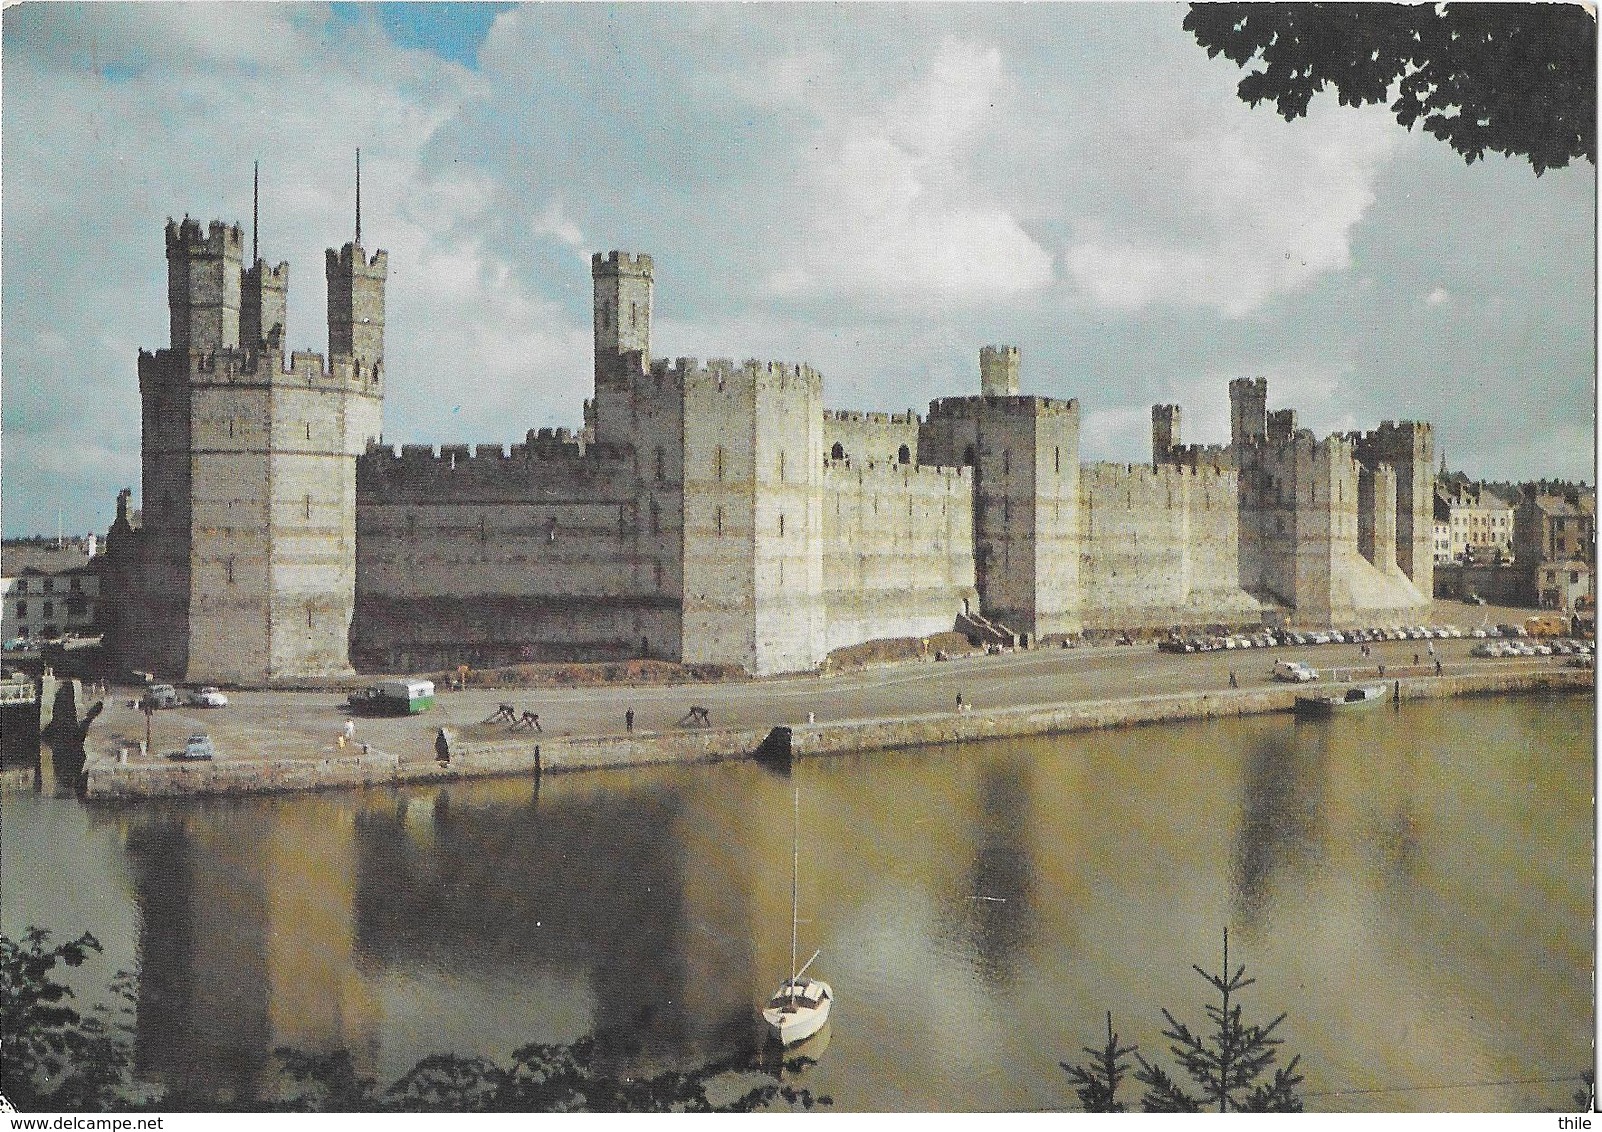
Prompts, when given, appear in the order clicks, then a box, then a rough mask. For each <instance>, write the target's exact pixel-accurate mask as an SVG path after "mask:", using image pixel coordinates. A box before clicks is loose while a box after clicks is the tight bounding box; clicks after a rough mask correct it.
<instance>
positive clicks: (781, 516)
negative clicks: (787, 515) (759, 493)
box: [779, 511, 784, 538]
mask: <svg viewBox="0 0 1602 1132" xmlns="http://www.w3.org/2000/svg"><path fill="white" fill-rule="evenodd" d="M779 537H780V538H783V537H784V512H783V511H780V512H779Z"/></svg>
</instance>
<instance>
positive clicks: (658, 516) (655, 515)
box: [651, 499, 662, 535]
mask: <svg viewBox="0 0 1602 1132" xmlns="http://www.w3.org/2000/svg"><path fill="white" fill-rule="evenodd" d="M651 533H652V534H653V535H655V534H661V533H662V508H661V507H659V506H657V502H656V500H654V499H653V500H651Z"/></svg>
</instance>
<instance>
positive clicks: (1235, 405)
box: [1229, 377, 1268, 447]
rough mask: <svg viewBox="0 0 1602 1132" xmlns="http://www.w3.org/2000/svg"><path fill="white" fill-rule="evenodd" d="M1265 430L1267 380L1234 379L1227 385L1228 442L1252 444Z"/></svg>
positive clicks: (1261, 436)
mask: <svg viewBox="0 0 1602 1132" xmlns="http://www.w3.org/2000/svg"><path fill="white" fill-rule="evenodd" d="M1267 430H1268V379H1267V378H1266V377H1237V378H1236V379H1235V380H1234V381H1231V382H1230V383H1229V442H1230V443H1231V444H1233V445H1236V446H1237V447H1238V446H1240V445H1243V444H1255V443H1257V442H1259V441H1261V440H1262V439H1263V436H1264V434H1265V433H1266V432H1267Z"/></svg>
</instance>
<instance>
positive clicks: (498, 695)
mask: <svg viewBox="0 0 1602 1132" xmlns="http://www.w3.org/2000/svg"><path fill="white" fill-rule="evenodd" d="M1472 612H1473V613H1475V614H1477V613H1478V611H1472ZM1520 620H1522V618H1520ZM1445 621H1446V618H1438V619H1437V620H1436V622H1435V623H1437V624H1439V623H1443V622H1445ZM1476 623H1478V617H1477V616H1474V617H1472V618H1471V617H1468V616H1462V614H1461V612H1459V616H1458V617H1457V624H1458V625H1459V626H1460V627H1461V628H1464V629H1465V630H1466V629H1467V628H1468V626H1469V625H1472V624H1476ZM1430 643H1432V642H1427V641H1388V642H1381V643H1377V644H1374V645H1372V646H1371V649H1372V656H1371V657H1369V658H1364V657H1363V656H1362V655H1361V653H1360V648H1359V646H1356V645H1338V644H1335V645H1323V646H1313V647H1304V648H1297V647H1294V646H1292V647H1285V648H1274V649H1248V650H1228V651H1219V652H1212V653H1203V654H1194V655H1175V654H1170V653H1161V652H1158V651H1157V650H1156V649H1155V648H1154V647H1153V646H1151V645H1134V646H1102V647H1095V648H1079V649H1048V650H1040V651H1036V652H1018V653H1011V654H1006V655H1002V656H973V657H962V658H958V659H954V660H950V661H945V662H933V661H930V662H923V663H906V664H898V665H892V666H886V667H882V668H876V669H869V670H864V671H860V672H854V673H849V674H843V675H837V676H828V677H817V676H797V677H786V678H778V679H767V680H752V681H742V682H733V683H723V684H681V685H651V686H636V687H622V686H605V687H587V688H532V689H531V688H489V689H469V690H467V691H464V692H441V693H440V695H439V697H438V701H437V705H436V708H435V710H433V711H431V712H428V713H425V714H423V715H420V716H416V717H412V718H400V719H394V718H365V717H364V718H358V719H357V721H356V739H357V742H358V743H367V744H370V745H371V746H372V747H373V748H374V749H375V750H377V751H381V752H385V753H388V754H393V755H396V756H398V757H399V758H400V759H401V760H402V762H406V763H411V762H424V761H428V760H431V759H432V758H433V757H434V751H433V738H434V734H435V729H436V728H438V727H439V726H441V725H442V724H443V725H445V726H449V727H451V728H454V729H456V730H457V731H458V733H459V734H460V735H461V737H462V738H464V739H469V740H477V739H487V738H491V737H499V736H503V735H514V734H516V735H521V734H523V732H522V731H517V732H512V731H511V730H510V729H509V728H508V727H507V725H505V724H504V723H503V724H497V725H490V726H484V725H481V724H480V721H482V720H484V719H485V718H487V717H488V716H490V715H491V714H493V713H494V711H495V708H496V705H497V704H499V703H502V702H505V703H510V704H512V705H514V706H515V707H516V709H517V711H518V712H519V713H521V712H523V711H525V710H527V711H534V712H537V713H539V716H540V723H541V727H542V728H543V732H544V734H546V735H553V736H562V735H567V736H597V735H616V734H621V733H623V731H624V713H625V712H626V711H629V710H632V711H633V712H634V715H635V730H636V732H637V733H642V734H650V733H659V732H663V731H673V730H678V729H680V727H681V726H682V725H681V723H680V721H681V720H682V719H683V718H684V716H685V715H686V713H687V712H688V710H689V708H690V706H691V705H692V704H696V705H700V706H704V707H706V708H708V709H709V711H710V716H711V720H712V723H713V725H714V726H715V727H742V728H766V727H770V726H775V725H787V724H802V723H806V722H807V721H808V715H809V714H811V715H812V716H814V717H815V719H816V722H818V723H834V722H842V721H857V720H879V719H895V718H900V717H903V716H911V715H924V714H929V713H936V712H943V711H954V710H955V709H956V703H957V696H958V695H959V694H960V695H961V696H962V700H963V703H964V704H965V705H968V706H970V707H971V709H972V710H973V711H974V712H985V711H991V710H1001V709H1007V708H1015V707H1024V706H1028V705H1031V704H1047V703H1057V704H1060V703H1073V702H1078V701H1089V700H1108V699H1136V698H1141V697H1149V696H1157V695H1164V694H1170V693H1179V692H1207V691H1214V690H1216V691H1220V692H1223V691H1227V690H1228V688H1229V677H1230V674H1231V673H1232V672H1233V673H1234V674H1235V676H1236V679H1237V681H1238V683H1239V686H1240V687H1241V688H1242V689H1251V688H1263V687H1268V686H1270V685H1272V684H1274V682H1273V681H1272V680H1271V678H1270V670H1271V668H1272V666H1273V663H1274V661H1276V660H1281V659H1301V660H1305V661H1307V662H1308V663H1310V664H1312V665H1313V666H1314V667H1315V668H1317V669H1318V670H1319V671H1320V672H1322V673H1323V674H1324V676H1325V679H1326V680H1329V679H1341V678H1349V679H1365V678H1374V677H1376V676H1377V675H1378V666H1379V665H1384V667H1385V673H1386V676H1387V677H1391V676H1397V677H1404V676H1425V675H1430V674H1433V672H1434V668H1433V665H1432V664H1431V663H1430V656H1429V651H1428V646H1429V644H1430ZM1433 644H1434V646H1435V648H1436V651H1437V653H1438V654H1439V655H1440V658H1441V660H1442V663H1443V665H1444V667H1445V671H1446V673H1447V674H1448V675H1451V674H1456V673H1464V672H1486V671H1517V670H1520V669H1527V668H1532V667H1550V666H1552V665H1553V664H1554V663H1557V664H1561V663H1562V659H1563V658H1560V657H1541V658H1525V659H1481V658H1474V657H1470V656H1469V649H1470V648H1471V647H1472V646H1473V645H1474V644H1475V642H1474V641H1473V640H1471V639H1468V638H1464V639H1461V640H1446V641H1434V642H1433ZM1415 655H1417V657H1418V659H1419V661H1420V664H1419V665H1418V666H1417V667H1414V666H1413V658H1414V656H1415ZM1280 686H1281V687H1283V685H1280ZM134 694H135V693H134V691H133V690H131V689H125V690H120V691H118V690H114V694H113V696H112V697H111V698H110V700H109V702H108V704H107V710H106V712H105V714H104V715H103V716H102V717H101V719H100V720H99V721H97V723H96V724H95V727H94V731H93V733H92V735H91V739H90V743H89V746H90V748H91V750H94V751H107V750H114V749H115V747H116V744H117V740H118V738H119V737H121V738H126V739H131V740H134V741H135V742H137V740H138V739H140V738H142V737H143V736H144V727H145V721H144V718H143V716H142V715H141V714H140V713H139V712H138V711H136V710H134V709H132V708H130V707H128V702H129V700H130V699H131V698H132V697H133V695H134ZM229 699H230V705H229V707H227V708H223V709H214V710H200V709H192V708H184V709H179V710H169V711H163V712H159V713H157V714H156V716H155V717H154V719H153V721H152V731H151V740H152V745H151V754H150V755H149V756H148V759H149V761H152V762H160V761H163V756H164V753H165V752H169V751H173V750H177V749H179V748H181V747H182V746H183V742H184V739H185V737H186V736H187V735H189V734H190V733H191V732H194V731H207V732H209V733H210V734H211V736H212V738H213V740H214V742H215V743H216V746H217V748H218V754H219V757H222V758H226V759H229V760H239V759H250V758H259V759H274V760H278V759H314V758H323V757H326V756H328V755H330V754H333V753H336V752H338V748H337V739H338V736H339V735H340V732H341V730H342V728H343V726H344V721H345V719H346V718H347V717H346V714H345V712H344V711H343V710H342V707H341V704H342V701H343V696H342V695H340V694H338V693H332V692H236V693H231V694H230V696H229ZM344 753H349V752H344Z"/></svg>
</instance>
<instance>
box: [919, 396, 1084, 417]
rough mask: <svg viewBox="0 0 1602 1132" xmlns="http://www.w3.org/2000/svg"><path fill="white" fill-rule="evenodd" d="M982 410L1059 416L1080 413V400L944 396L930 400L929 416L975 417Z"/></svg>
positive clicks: (1016, 414)
mask: <svg viewBox="0 0 1602 1132" xmlns="http://www.w3.org/2000/svg"><path fill="white" fill-rule="evenodd" d="M980 410H990V411H1000V412H1002V413H1006V414H1009V415H1015V416H1023V417H1029V416H1059V415H1065V414H1077V413H1078V412H1079V399H1078V398H1077V397H1076V398H1073V399H1071V400H1067V401H1062V400H1059V399H1058V398H1056V397H1041V396H1037V395H1035V394H1032V393H1024V394H1018V395H1015V396H985V395H982V394H981V395H979V396H969V397H940V398H937V399H936V400H933V401H931V402H929V419H930V420H934V419H935V418H937V417H940V418H956V419H966V418H971V417H973V416H974V415H975V414H976V413H978V412H979V411H980Z"/></svg>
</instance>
